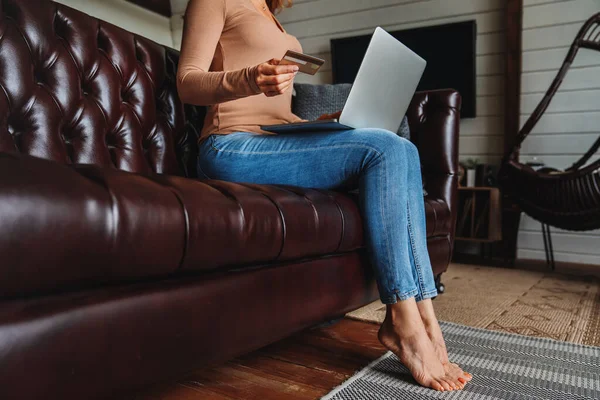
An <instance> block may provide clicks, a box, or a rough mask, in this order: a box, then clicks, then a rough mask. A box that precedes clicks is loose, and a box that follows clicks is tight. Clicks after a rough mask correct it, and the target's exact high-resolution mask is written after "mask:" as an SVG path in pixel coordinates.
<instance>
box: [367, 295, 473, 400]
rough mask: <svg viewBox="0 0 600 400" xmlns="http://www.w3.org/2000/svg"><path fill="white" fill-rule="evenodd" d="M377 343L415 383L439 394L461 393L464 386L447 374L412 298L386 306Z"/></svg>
mask: <svg viewBox="0 0 600 400" xmlns="http://www.w3.org/2000/svg"><path fill="white" fill-rule="evenodd" d="M378 336H379V341H380V342H381V343H382V344H383V345H384V346H385V347H386V348H387V349H389V350H391V351H392V352H393V353H394V354H395V355H396V356H398V358H399V359H400V361H401V362H402V364H404V366H406V367H407V368H408V369H409V371H410V373H411V374H412V376H413V378H415V380H416V381H417V382H418V383H419V384H421V385H423V386H425V387H430V388H432V389H435V390H439V391H442V392H443V391H449V390H455V389H462V387H463V386H464V383H463V382H461V381H460V380H459V379H458V378H457V377H453V376H452V374H449V373H448V372H447V371H446V369H445V368H444V366H443V365H442V363H441V361H440V360H439V358H438V356H437V354H436V352H435V349H434V346H433V343H432V341H431V340H430V339H429V336H428V334H427V331H426V330H425V326H424V325H423V321H422V320H421V315H420V313H419V309H418V308H417V303H416V301H415V299H414V298H411V299H408V300H404V301H399V302H397V303H396V304H389V305H388V306H387V313H386V316H385V320H384V321H383V324H382V325H381V328H380V329H379V335H378Z"/></svg>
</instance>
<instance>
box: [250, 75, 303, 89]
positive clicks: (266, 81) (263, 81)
mask: <svg viewBox="0 0 600 400" xmlns="http://www.w3.org/2000/svg"><path fill="white" fill-rule="evenodd" d="M294 76H296V74H293V73H292V74H282V75H264V76H259V77H258V78H257V79H256V83H257V84H258V86H275V85H279V84H281V83H285V82H288V81H290V80H292V79H294Z"/></svg>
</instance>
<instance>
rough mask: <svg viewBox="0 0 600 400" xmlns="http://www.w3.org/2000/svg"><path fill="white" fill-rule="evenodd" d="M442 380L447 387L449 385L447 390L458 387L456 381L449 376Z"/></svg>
mask: <svg viewBox="0 0 600 400" xmlns="http://www.w3.org/2000/svg"><path fill="white" fill-rule="evenodd" d="M441 381H443V382H444V384H445V387H447V389H446V390H449V391H453V390H456V389H457V388H456V385H455V384H454V382H452V380H451V379H449V378H448V377H447V376H445V377H444V378H443V379H441Z"/></svg>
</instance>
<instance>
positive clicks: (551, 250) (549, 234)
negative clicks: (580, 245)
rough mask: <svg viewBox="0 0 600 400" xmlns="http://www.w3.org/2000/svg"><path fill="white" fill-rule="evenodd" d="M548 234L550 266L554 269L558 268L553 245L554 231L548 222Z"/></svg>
mask: <svg viewBox="0 0 600 400" xmlns="http://www.w3.org/2000/svg"><path fill="white" fill-rule="evenodd" d="M546 230H547V233H546V235H547V236H548V250H549V253H550V266H552V271H554V270H556V264H555V263H554V248H553V247H552V233H551V232H550V225H548V224H546Z"/></svg>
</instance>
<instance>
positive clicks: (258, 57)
mask: <svg viewBox="0 0 600 400" xmlns="http://www.w3.org/2000/svg"><path fill="white" fill-rule="evenodd" d="M283 2H284V0H191V1H190V2H189V5H188V9H187V12H186V18H185V27H184V33H183V43H182V51H181V59H180V67H179V71H178V78H177V81H178V90H179V94H180V96H181V99H182V100H183V101H184V102H185V103H190V104H196V105H209V106H210V107H209V111H208V114H207V116H206V119H205V123H204V128H203V130H202V134H201V139H200V144H199V145H200V158H199V165H198V171H199V173H200V175H201V176H203V177H205V178H211V179H221V180H228V181H237V182H252V183H258V184H286V185H294V186H302V187H311V188H322V189H335V188H340V187H348V186H349V185H358V187H359V189H360V207H361V212H362V215H363V218H364V224H365V233H366V235H365V236H366V239H365V240H366V246H367V248H368V250H369V252H370V255H371V258H372V261H373V266H374V269H375V273H376V277H377V284H378V288H379V293H380V296H381V301H382V302H383V303H385V304H386V305H387V314H386V317H385V321H384V322H383V324H382V326H381V328H380V330H379V340H380V341H381V343H383V345H384V346H385V347H387V348H388V349H390V350H391V351H393V352H394V353H395V354H396V355H397V356H398V357H399V359H400V360H401V362H402V363H403V364H404V365H405V366H406V367H407V368H408V369H409V370H410V371H411V373H412V375H413V377H414V378H415V379H416V380H417V382H419V383H420V384H421V385H423V386H426V387H431V388H433V389H436V390H440V391H447V390H454V389H462V388H463V387H464V385H465V384H466V383H467V382H468V381H469V380H470V379H471V376H470V375H469V374H468V373H466V372H463V371H462V370H461V369H460V368H459V367H458V366H457V365H456V364H452V363H450V362H449V361H448V355H447V352H446V346H445V343H444V339H443V337H442V332H441V330H440V326H439V324H438V321H437V319H436V317H435V313H434V311H433V305H432V302H431V298H432V297H434V296H435V295H436V294H437V291H436V289H435V285H434V278H433V273H432V270H431V264H430V261H429V255H428V253H427V244H426V237H425V214H424V205H423V197H422V189H421V187H422V186H421V171H420V167H419V165H420V163H419V154H418V152H417V149H416V148H415V146H414V145H413V144H412V143H411V142H410V141H408V140H405V139H403V138H401V137H399V136H397V135H396V134H394V133H393V132H389V131H386V130H382V129H355V130H350V131H339V132H332V133H314V132H313V133H311V132H306V133H305V134H288V135H272V134H268V132H263V131H261V129H260V128H259V127H260V125H268V124H277V123H286V122H296V121H299V120H301V119H300V118H299V117H297V116H296V115H294V114H293V113H292V112H291V96H292V83H293V80H294V76H295V75H296V73H297V70H298V68H297V67H296V66H290V65H279V59H278V57H282V56H283V55H284V54H285V52H286V51H287V50H288V49H291V50H295V51H299V52H301V51H302V48H301V46H300V43H299V42H298V41H297V40H296V38H294V37H293V36H291V35H288V34H287V33H286V32H285V30H284V29H283V27H282V26H281V25H280V24H279V22H278V21H277V19H276V18H275V16H274V14H275V13H276V12H277V11H279V10H280V9H281V8H282V7H283V6H284V4H283ZM265 60H270V61H267V62H265Z"/></svg>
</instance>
